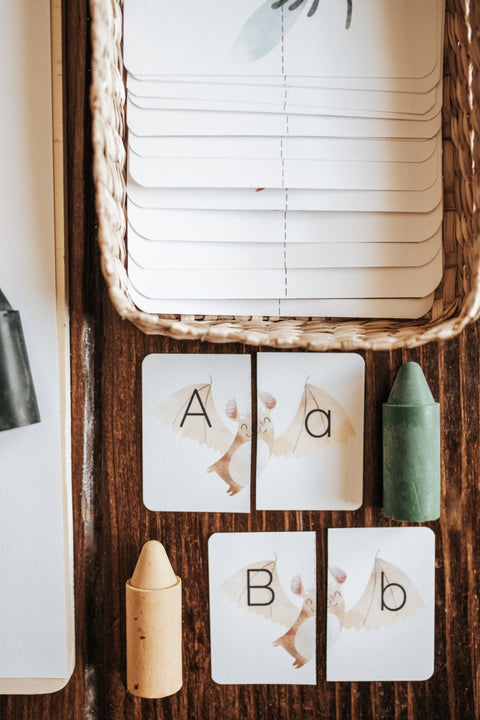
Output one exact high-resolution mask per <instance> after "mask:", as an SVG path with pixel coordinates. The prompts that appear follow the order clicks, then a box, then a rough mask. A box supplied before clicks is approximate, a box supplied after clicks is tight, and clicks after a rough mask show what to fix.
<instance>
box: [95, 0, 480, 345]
mask: <svg viewBox="0 0 480 720" xmlns="http://www.w3.org/2000/svg"><path fill="white" fill-rule="evenodd" d="M446 4H447V9H446V15H445V43H444V84H443V90H444V104H443V175H444V229H443V235H444V237H443V254H444V277H443V282H442V284H441V285H440V287H439V288H438V289H437V291H436V293H435V300H434V304H433V308H432V310H431V312H430V313H429V314H428V315H427V316H426V317H425V318H423V319H421V320H410V321H405V320H401V321H399V320H351V319H347V320H340V319H337V318H335V319H333V320H332V319H328V318H322V319H319V318H281V319H278V318H262V317H219V316H215V317H212V316H199V317H197V316H195V317H194V316H186V315H182V316H174V315H161V316H159V315H153V314H148V313H145V312H142V311H140V310H138V309H137V308H136V307H135V305H134V304H133V302H132V300H131V299H130V297H129V294H128V281H127V271H126V256H127V253H126V246H125V237H126V218H125V199H126V191H125V184H126V179H125V166H126V152H125V85H124V79H123V62H122V5H123V3H122V0H90V9H91V14H92V86H91V93H90V102H91V109H92V139H93V149H94V167H93V173H94V180H95V185H96V209H97V217H98V241H99V245H100V251H101V267H102V272H103V275H104V277H105V280H106V283H107V286H108V290H109V294H110V298H111V300H112V303H113V305H114V307H115V308H116V310H117V311H118V313H119V314H120V316H121V317H122V318H125V319H127V320H130V321H131V322H133V323H134V324H135V325H136V326H137V327H139V328H140V329H141V330H142V331H144V332H145V333H150V334H162V335H168V336H170V337H173V338H177V339H197V340H209V341H210V342H217V343H218V342H242V343H248V344H250V345H267V346H271V347H284V348H288V347H290V348H294V347H301V348H306V349H311V350H351V349H360V348H364V349H373V350H386V349H392V348H396V347H413V346H416V345H421V344H424V343H426V342H429V341H431V340H437V339H447V338H450V337H453V336H454V335H456V334H457V333H459V332H460V331H461V330H462V328H463V327H464V326H465V325H466V324H467V323H468V322H471V321H472V320H476V319H477V318H478V317H479V316H480V235H479V233H480V221H479V200H480V183H479V177H478V168H479V167H480V3H478V2H476V0H470V2H469V3H468V2H465V1H464V0H463V1H462V0H447V2H446ZM476 169H477V171H476Z"/></svg>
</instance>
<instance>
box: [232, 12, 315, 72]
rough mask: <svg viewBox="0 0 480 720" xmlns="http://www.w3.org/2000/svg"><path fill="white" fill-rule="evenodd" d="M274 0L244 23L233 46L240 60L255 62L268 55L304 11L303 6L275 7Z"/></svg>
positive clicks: (236, 58)
mask: <svg viewBox="0 0 480 720" xmlns="http://www.w3.org/2000/svg"><path fill="white" fill-rule="evenodd" d="M274 5H275V3H274V2H273V0H266V2H263V3H262V4H261V5H260V7H259V8H258V9H257V10H255V12H254V13H253V14H252V15H250V17H249V18H248V20H247V21H246V22H245V24H244V25H243V27H242V29H241V30H240V33H239V35H238V37H237V39H236V41H235V44H234V46H233V57H234V59H235V60H237V61H238V62H242V63H247V62H254V61H255V60H259V59H260V58H262V57H264V56H265V55H268V53H269V52H270V51H271V50H273V48H274V47H276V46H277V45H278V44H279V43H280V41H281V39H282V35H285V34H286V33H287V32H288V31H289V30H290V29H291V28H292V27H293V25H294V24H295V23H296V21H297V20H298V18H299V17H300V15H301V14H302V12H303V9H304V7H303V3H302V6H301V7H299V8H298V9H295V10H293V11H288V10H287V9H286V8H285V9H282V8H281V7H277V8H275V7H273V6H274Z"/></svg>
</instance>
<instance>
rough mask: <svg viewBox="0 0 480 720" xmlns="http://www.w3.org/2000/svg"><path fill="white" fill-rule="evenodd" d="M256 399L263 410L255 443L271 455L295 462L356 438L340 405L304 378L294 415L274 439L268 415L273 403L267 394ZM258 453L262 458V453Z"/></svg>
mask: <svg viewBox="0 0 480 720" xmlns="http://www.w3.org/2000/svg"><path fill="white" fill-rule="evenodd" d="M259 398H260V401H261V403H262V405H263V408H262V409H259V413H258V441H259V442H262V441H263V442H264V443H265V444H266V446H267V448H268V450H269V452H270V454H271V455H276V456H283V457H295V458H301V457H308V456H310V455H317V454H318V453H321V452H323V451H324V450H326V449H327V448H328V447H334V446H335V445H338V444H339V443H346V442H347V441H348V440H349V439H350V437H354V436H355V434H356V433H355V430H354V428H353V425H352V423H351V421H350V419H349V417H348V415H347V413H346V412H345V410H344V409H343V407H342V406H341V405H340V403H338V402H337V401H336V400H334V398H333V397H332V396H331V395H329V394H328V393H327V392H325V391H324V390H322V389H321V388H319V387H317V386H316V385H311V384H310V383H309V382H308V378H307V381H306V382H305V385H304V388H303V392H302V395H301V397H300V402H299V404H298V408H297V411H296V413H295V415H294V417H293V419H292V421H291V423H290V425H289V426H288V428H287V429H286V430H285V432H283V433H282V434H281V435H280V436H279V437H278V438H276V437H275V428H274V424H273V421H272V419H271V415H270V412H269V411H270V410H273V408H274V407H275V406H276V400H275V398H274V397H273V396H272V395H271V394H270V393H267V392H260V393H259ZM258 452H259V451H258V450H257V453H258ZM262 452H263V454H265V450H263V451H262Z"/></svg>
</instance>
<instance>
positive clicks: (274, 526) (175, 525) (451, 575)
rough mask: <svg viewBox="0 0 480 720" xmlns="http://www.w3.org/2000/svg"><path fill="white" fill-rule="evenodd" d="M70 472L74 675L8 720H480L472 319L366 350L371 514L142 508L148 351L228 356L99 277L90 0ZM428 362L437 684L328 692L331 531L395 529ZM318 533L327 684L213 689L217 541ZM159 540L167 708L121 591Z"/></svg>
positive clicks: (78, 114) (74, 102)
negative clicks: (384, 458) (389, 401)
mask: <svg viewBox="0 0 480 720" xmlns="http://www.w3.org/2000/svg"><path fill="white" fill-rule="evenodd" d="M64 4H65V13H66V17H65V22H66V77H67V130H68V132H67V139H68V157H67V160H68V180H69V201H68V215H69V221H68V235H69V247H70V260H69V263H70V273H71V287H70V301H71V349H72V462H73V503H74V543H75V602H76V613H75V614H76V634H77V639H76V653H77V664H76V668H75V672H74V675H73V677H72V680H71V681H70V683H69V684H68V686H67V687H66V688H65V689H64V690H62V691H60V692H59V693H56V694H55V695H52V696H44V697H2V698H0V717H2V718H4V720H57V719H59V718H68V720H84V719H85V718H88V719H89V720H97V719H98V720H122V718H125V719H127V718H128V720H140V719H142V720H159V719H160V718H161V719H162V720H163V719H165V720H190V719H191V718H195V719H196V720H197V719H198V720H203V719H204V718H205V720H225V718H228V719H229V720H236V719H237V718H238V719H240V718H242V719H243V718H255V719H256V720H262V718H265V720H266V719H267V718H268V719H269V720H270V719H271V718H276V719H278V720H297V719H298V720H300V718H301V720H313V719H318V720H320V719H323V718H325V719H328V720H344V718H348V717H351V718H355V720H362V719H365V720H367V719H368V720H372V719H373V720H392V719H394V720H418V718H423V719H424V720H438V719H439V718H451V719H452V720H454V719H457V718H458V720H470V719H471V718H478V717H479V706H480V697H479V692H480V691H479V685H478V672H479V670H478V668H479V657H478V617H479V607H478V594H479V580H478V572H477V566H478V560H477V558H478V556H479V551H480V548H479V510H480V498H479V491H478V471H479V460H480V439H479V437H480V432H479V431H480V427H479V423H480V420H479V418H480V407H479V402H480V400H479V369H480V367H479V366H480V357H479V352H480V337H479V332H480V331H479V326H478V324H476V325H472V326H470V327H469V328H467V330H466V331H465V332H464V333H462V335H461V336H460V337H459V338H456V339H452V340H450V341H448V342H445V343H433V344H430V345H428V346H426V347H423V348H418V349H413V350H404V351H395V352H393V353H386V352H382V353H371V352H367V353H366V354H365V361H366V398H367V403H366V411H365V465H364V472H365V503H364V506H363V507H362V508H361V509H360V510H358V511H355V512H352V513H339V512H325V513H319V512H302V513H299V512H290V513H281V512H268V513H267V512H252V513H251V515H249V516H247V515H230V514H223V515H220V514H197V513H191V514H189V513H175V514H173V513H171V514H162V513H154V512H150V511H148V510H146V509H145V508H144V507H143V504H142V499H141V418H140V398H141V382H140V368H141V363H142V360H143V358H144V357H145V355H147V354H148V353H150V352H171V353H179V352H191V353H193V352H200V353H205V352H217V353H218V352H220V353H224V352H234V353H244V352H246V353H252V354H253V356H255V353H256V352H257V351H256V350H253V349H252V348H245V347H241V346H238V345H226V346H221V345H215V346H213V345H208V344H201V343H186V342H177V341H173V340H169V339H166V338H161V337H148V336H144V335H142V334H141V333H140V332H139V331H138V330H136V329H135V328H134V327H132V326H131V325H129V324H128V323H125V322H122V321H121V320H120V319H119V317H118V316H117V315H116V313H115V312H114V310H113V308H112V306H111V305H110V302H109V300H108V297H107V294H106V291H105V288H104V284H103V281H102V279H101V277H100V271H99V259H98V250H97V246H96V239H95V214H94V196H93V185H92V180H91V171H90V167H91V149H90V126H89V122H90V118H89V111H88V83H89V71H88V58H89V40H88V30H89V27H88V8H87V0H69V1H68V2H65V3H64ZM407 359H412V360H417V361H418V362H420V363H421V365H422V367H423V369H424V372H425V374H426V377H427V379H428V381H429V383H430V385H431V388H432V392H433V394H434V396H435V398H436V399H438V400H440V402H441V405H442V473H443V493H442V516H441V519H440V521H438V522H435V523H430V526H431V527H432V529H433V530H434V531H435V533H436V538H437V551H436V562H437V580H436V650H435V674H434V675H433V677H432V678H431V679H430V680H428V681H427V682H424V683H392V682H390V683H386V682H384V683H338V684H335V683H326V682H325V680H324V677H325V655H324V641H325V629H324V617H325V611H326V608H325V598H324V593H323V592H322V591H321V588H322V587H324V586H325V583H326V568H325V563H326V552H327V547H326V532H327V528H328V527H343V526H352V527H361V526H364V525H369V526H387V525H389V524H391V523H389V521H387V520H386V519H385V518H383V516H382V513H381V503H382V492H381V424H380V418H381V404H382V402H383V401H384V400H385V399H386V397H387V395H388V391H389V388H390V386H391V383H392V381H393V378H394V376H395V373H396V371H397V369H398V368H399V366H400V364H401V363H402V362H403V361H405V360H407ZM300 529H301V530H315V531H316V532H317V545H318V568H319V570H318V586H319V588H320V591H319V597H318V607H319V623H318V660H319V662H318V665H319V668H318V685H317V686H316V687H290V686H288V687H287V686H272V687H269V686H247V687H244V686H237V687H235V686H219V685H216V684H215V683H213V682H212V680H211V679H210V659H209V651H210V640H209V624H208V602H207V598H208V575H207V540H208V537H209V535H210V534H211V533H213V532H218V531H233V530H237V531H244V530H300ZM149 538H158V539H160V540H161V541H162V542H164V543H165V545H166V547H167V548H168V551H169V554H170V556H171V559H172V562H173V564H174V567H175V569H176V571H177V572H178V573H179V574H180V575H181V576H182V578H183V583H184V687H183V689H182V690H181V691H180V692H179V693H178V694H177V695H176V696H174V697H172V698H168V699H165V700H162V701H147V700H140V699H138V698H134V697H132V696H130V695H128V694H127V693H126V690H125V652H124V643H125V619H124V611H125V601H124V584H125V581H126V579H127V578H128V577H129V576H130V574H131V572H132V569H133V566H134V564H135V561H136V558H137V555H138V552H139V550H140V548H141V545H142V544H143V542H145V541H146V540H147V539H149Z"/></svg>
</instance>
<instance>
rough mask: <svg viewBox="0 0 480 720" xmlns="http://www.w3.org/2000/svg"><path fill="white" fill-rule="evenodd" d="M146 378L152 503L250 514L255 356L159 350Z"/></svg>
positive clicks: (146, 473) (146, 486) (147, 478)
mask: <svg viewBox="0 0 480 720" xmlns="http://www.w3.org/2000/svg"><path fill="white" fill-rule="evenodd" d="M142 378H143V386H142V392H143V500H144V503H145V505H146V506H147V507H148V508H149V509H150V510H163V511H172V510H184V511H201V512H249V510H250V494H249V486H250V472H251V467H250V466H251V459H250V458H251V375H250V357H249V356H248V355H198V354H195V355H181V354H153V355H148V356H147V357H146V358H145V360H144V361H143V372H142Z"/></svg>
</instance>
